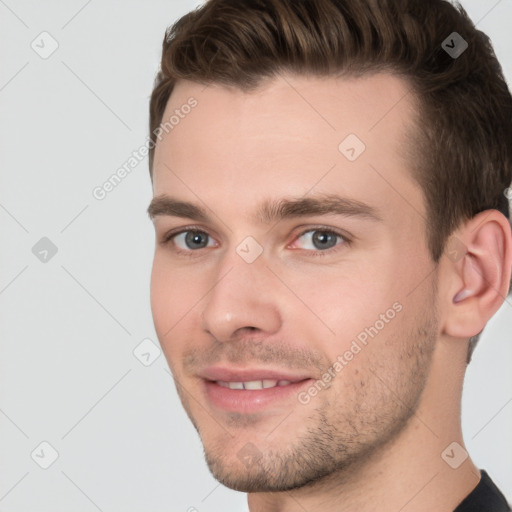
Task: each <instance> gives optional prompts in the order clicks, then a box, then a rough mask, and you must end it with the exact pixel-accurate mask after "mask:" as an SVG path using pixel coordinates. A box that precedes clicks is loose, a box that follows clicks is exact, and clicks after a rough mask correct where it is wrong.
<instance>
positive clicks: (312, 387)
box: [151, 74, 439, 492]
mask: <svg viewBox="0 0 512 512" xmlns="http://www.w3.org/2000/svg"><path fill="white" fill-rule="evenodd" d="M406 93H407V87H406V84H405V83H404V82H402V81H401V80H400V79H398V78H395V77H393V76H391V75H387V74H381V75H374V76H368V77H364V78H359V79H350V80H349V79H346V78H345V79H338V80H336V79H334V78H329V79H320V78H305V77H299V76H294V75H290V76H286V77H280V78H278V79H275V80H273V81H267V82H265V83H263V84H262V86H261V87H259V88H258V89H257V90H256V91H254V92H250V93H244V92H242V91H240V90H238V89H229V88H226V87H223V86H219V85H211V86H209V87H205V86H203V85H199V84H196V83H192V82H186V81H181V82H179V83H178V84H177V86H176V88H175V89H174V91H173V93H172V95H171V98H170V100H169V103H168V105H167V109H166V112H165V114H164V116H163V122H165V121H167V120H168V119H169V118H170V117H171V115H178V114H176V113H175V111H176V110H178V111H179V114H180V115H179V117H180V120H179V122H178V123H176V122H175V121H176V119H175V120H174V122H173V128H172V129H171V130H169V133H168V134H167V135H164V137H163V138H162V139H161V141H160V142H159V143H158V145H157V148H156V153H155V166H154V171H153V172H154V176H153V184H154V196H155V198H158V200H157V201H156V202H155V203H154V208H153V209H152V212H153V213H154V214H155V215H154V221H155V227H156V237H157V243H156V252H155V260H154V267H153V274H152V283H151V299H152V310H153V316H154V321H155V326H156V331H157V333H158V337H159V339H160V342H161V345H162V347H163V350H164V352H165V355H166V357H167V361H168V363H169V366H170V368H171V370H172V373H173V376H174V379H175V382H176V385H177V389H178V392H179V395H180V398H181V400H182V403H183V406H184V407H185V409H186V411H187V414H188V415H189V417H190V419H191V421H192V422H193V424H194V426H195V427H196V429H197V430H198V432H199V434H200V436H201V439H202V442H203V445H204V449H205V453H206V459H207V462H208V465H209V467H210V469H211V471H212V473H213V475H214V476H215V477H216V478H217V479H219V480H220V481H221V482H223V483H224V484H225V485H227V486H229V487H233V488H236V489H239V490H244V491H249V492H250V491H269V490H274V491H278V490H284V489H291V488H294V487H297V486H303V485H306V484H307V483H309V482H311V481H313V480H314V479H318V478H320V477H324V476H327V475H329V474H332V473H334V472H336V471H338V472H339V471H340V470H345V469H347V470H348V468H354V467H356V464H360V463H361V461H363V460H369V458H371V456H372V455H376V454H377V453H378V451H379V448H381V447H382V446H385V445H386V443H388V442H389V441H391V440H392V439H395V438H397V436H399V435H400V433H401V432H403V429H404V428H406V425H407V420H408V419H409V418H410V417H411V416H412V415H413V414H414V412H415V410H416V409H417V407H418V404H419V403H420V398H421V394H422V391H423V389H424V387H425V385H426V383H427V377H428V371H429V366H430V361H431V355H432V350H433V346H434V343H435V341H436V338H437V336H438V334H439V332H438V331H439V322H438V314H437V309H436V287H435V283H436V277H437V271H436V270H434V264H433V263H432V261H431V259H430V256H429V252H428V249H427V246H426V237H425V216H426V213H425V206H424V201H423V194H422V191H421V189H420V188H419V187H418V186H417V185H416V184H415V182H414V181H413V179H412V178H411V168H412V165H413V162H410V161H409V160H408V158H407V157H406V144H405V140H406V139H405V136H406V133H407V132H408V131H409V132H410V131H411V130H412V129H413V128H412V120H413V116H414V112H415V110H414V108H415V107H414V104H413V100H412V97H411V95H406ZM191 97H193V98H194V99H195V100H196V101H197V105H195V106H194V108H192V109H190V108H183V105H186V104H187V103H190V100H189V98H191ZM185 112H186V114H185ZM350 134H355V136H357V138H355V137H354V135H350ZM348 136H349V137H348ZM347 137H348V138H347ZM358 139H359V140H358ZM362 144H364V145H365V148H364V146H363V145H362ZM178 203H190V204H191V205H193V206H194V207H195V208H190V207H185V206H184V205H183V204H178ZM199 211H202V212H203V215H199ZM172 235H174V236H172Z"/></svg>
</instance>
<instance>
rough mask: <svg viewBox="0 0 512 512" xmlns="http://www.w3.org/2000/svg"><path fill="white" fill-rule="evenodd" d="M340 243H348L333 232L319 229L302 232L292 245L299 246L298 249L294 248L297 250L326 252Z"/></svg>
mask: <svg viewBox="0 0 512 512" xmlns="http://www.w3.org/2000/svg"><path fill="white" fill-rule="evenodd" d="M342 242H348V240H346V239H345V238H344V237H343V236H342V235H341V234H339V233H337V232H335V231H333V230H330V229H320V228H319V229H309V230H308V231H304V232H302V233H301V234H300V235H299V236H298V237H297V238H296V240H295V242H294V245H297V244H299V247H296V248H299V249H306V250H312V251H326V250H328V249H332V248H333V247H336V246H337V245H340V244H341V243H342ZM294 248H295V247H294Z"/></svg>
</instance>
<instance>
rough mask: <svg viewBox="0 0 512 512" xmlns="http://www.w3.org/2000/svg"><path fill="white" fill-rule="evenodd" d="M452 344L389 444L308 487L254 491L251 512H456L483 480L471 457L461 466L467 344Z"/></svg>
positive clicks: (438, 357)
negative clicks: (416, 406)
mask: <svg viewBox="0 0 512 512" xmlns="http://www.w3.org/2000/svg"><path fill="white" fill-rule="evenodd" d="M454 341H455V340H447V341H441V343H440V344H439V346H438V348H437V349H436V353H435V354H434V360H433V362H432V363H433V364H432V370H431V374H430V376H429V379H428V382H427V385H426V387H425V390H424V392H423V395H422V398H421V401H420V404H419V405H418V408H417V410H416V411H415V414H414V415H413V416H412V417H411V419H410V421H409V423H408V424H407V425H406V427H405V428H404V429H403V430H402V431H401V432H400V433H399V434H398V435H397V436H396V437H395V438H394V439H393V440H392V441H390V442H389V443H388V444H387V445H385V446H383V447H381V449H380V450H378V451H377V452H373V453H372V455H371V457H369V458H368V459H366V460H360V461H358V462H357V464H354V465H352V466H351V467H347V468H344V469H343V470H342V471H340V472H338V473H334V474H332V475H330V476H329V477H327V478H324V479H323V480H321V481H318V482H315V483H314V484H311V485H309V486H306V487H302V488H299V489H293V490H291V491H288V492H280V493H253V494H250V495H249V496H248V503H249V509H250V512H291V511H297V510H322V511H323V512H331V511H333V512H334V511H336V512H356V511H357V512H377V511H379V512H380V511H381V510H383V508H385V509H386V510H397V511H398V510H400V511H401V512H412V511H414V512H431V511H432V510H438V511H441V512H444V511H445V512H453V510H454V509H455V508H456V507H457V505H458V504H459V503H460V502H461V501H462V500H463V499H464V498H465V497H466V496H467V495H468V494H469V493H470V492H471V491H472V490H473V489H474V488H475V487H476V485H477V484H478V481H479V479H480V472H479V471H478V469H477V468H476V467H475V465H474V464H473V462H472V461H471V459H470V458H469V457H467V458H466V459H465V460H464V462H461V461H462V459H463V458H464V457H465V456H466V452H465V449H464V442H463V439H462V432H461V425H460V398H461V394H462V383H463V378H464V371H465V355H466V354H465V351H464V347H462V349H461V350H456V351H455V352H456V354H454V350H453V346H450V344H451V343H452V344H453V343H454ZM456 341H457V342H458V343H459V344H461V342H460V340H456ZM462 345H464V344H463V343H462ZM454 359H456V360H454ZM458 359H460V360H458ZM447 366H449V367H447ZM454 368H458V369H460V371H457V370H454ZM452 443H457V444H452ZM333 448H334V447H333ZM459 464H460V465H459ZM452 466H453V467H452ZM455 466H457V467H455Z"/></svg>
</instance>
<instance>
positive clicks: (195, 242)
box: [185, 231, 207, 249]
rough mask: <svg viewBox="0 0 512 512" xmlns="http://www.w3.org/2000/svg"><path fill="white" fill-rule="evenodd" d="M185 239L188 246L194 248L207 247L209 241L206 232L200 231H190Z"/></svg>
mask: <svg viewBox="0 0 512 512" xmlns="http://www.w3.org/2000/svg"><path fill="white" fill-rule="evenodd" d="M185 241H186V243H187V246H189V247H190V248H192V249H194V248H197V247H206V245H207V241H206V237H205V236H204V233H199V232H197V231H189V232H188V233H187V236H186V237H185Z"/></svg>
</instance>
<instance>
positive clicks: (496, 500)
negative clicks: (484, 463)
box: [454, 470, 511, 512]
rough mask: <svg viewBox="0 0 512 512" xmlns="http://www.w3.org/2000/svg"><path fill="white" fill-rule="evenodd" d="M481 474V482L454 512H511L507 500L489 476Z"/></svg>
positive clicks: (484, 473) (483, 472) (482, 472)
mask: <svg viewBox="0 0 512 512" xmlns="http://www.w3.org/2000/svg"><path fill="white" fill-rule="evenodd" d="M480 473H481V475H482V477H481V479H480V482H478V485H477V486H476V487H475V488H474V489H473V491H472V492H471V493H470V494H469V495H468V496H466V498H465V499H464V500H463V501H462V503H461V504H460V505H459V506H458V507H457V508H456V509H455V510H454V512H511V509H510V506H509V504H508V503H507V500H506V499H505V497H504V496H503V494H501V492H500V490H499V489H498V488H497V487H496V486H495V485H494V482H493V481H492V480H491V479H490V478H489V475H488V474H487V473H486V472H485V471H483V470H481V471H480Z"/></svg>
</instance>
